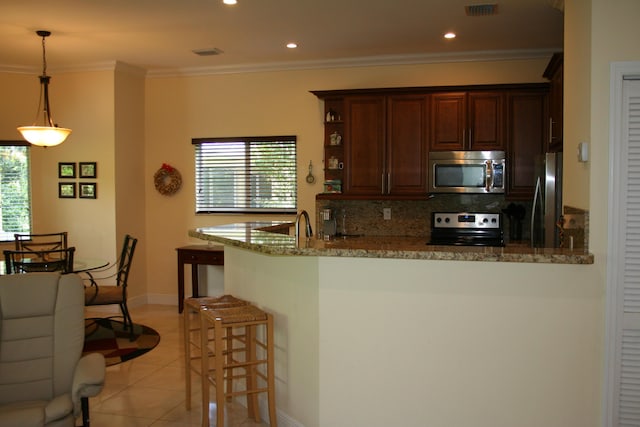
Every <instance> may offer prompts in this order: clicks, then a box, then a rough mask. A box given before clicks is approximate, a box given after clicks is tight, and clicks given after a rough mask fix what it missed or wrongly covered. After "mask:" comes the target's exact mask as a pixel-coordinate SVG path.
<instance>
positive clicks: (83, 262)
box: [0, 257, 109, 281]
mask: <svg viewBox="0 0 640 427" xmlns="http://www.w3.org/2000/svg"><path fill="white" fill-rule="evenodd" d="M23 262H28V260H23ZM108 266H109V261H107V260H105V259H102V258H89V257H88V258H82V257H74V259H73V271H72V273H86V274H87V275H88V276H89V278H90V279H91V280H92V281H93V276H92V275H91V272H92V271H95V270H100V269H101V268H105V267H108ZM6 272H7V268H6V265H5V263H4V262H0V274H6Z"/></svg>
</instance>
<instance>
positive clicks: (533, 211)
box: [530, 177, 542, 248]
mask: <svg viewBox="0 0 640 427" xmlns="http://www.w3.org/2000/svg"><path fill="white" fill-rule="evenodd" d="M541 181H542V178H540V177H538V179H537V180H536V189H535V191H534V192H533V206H532V207H531V229H530V230H531V247H532V248H533V247H535V236H534V234H535V233H534V226H535V221H536V207H537V204H538V195H540V200H542V188H540V185H541Z"/></svg>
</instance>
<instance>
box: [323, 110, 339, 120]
mask: <svg viewBox="0 0 640 427" xmlns="http://www.w3.org/2000/svg"><path fill="white" fill-rule="evenodd" d="M340 120H342V118H341V117H340V115H339V114H338V113H336V112H335V111H333V110H332V109H329V111H327V115H326V116H325V121H326V122H327V123H329V122H339V121H340Z"/></svg>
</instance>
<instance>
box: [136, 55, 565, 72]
mask: <svg viewBox="0 0 640 427" xmlns="http://www.w3.org/2000/svg"><path fill="white" fill-rule="evenodd" d="M561 50H562V48H557V49H535V50H503V51H475V52H458V53H442V54H418V55H384V56H369V57H359V58H343V59H329V60H314V61H291V62H274V63H267V64H244V65H222V66H215V67H197V68H179V69H155V70H149V71H148V73H147V76H148V77H150V78H163V77H184V76H204V75H215V74H241V73H259V72H271V71H294V70H311V69H323V68H352V67H375V66H391V65H417V64H434V63H447V62H483V61H514V60H527V59H539V58H548V57H551V55H553V54H554V53H555V52H558V51H561Z"/></svg>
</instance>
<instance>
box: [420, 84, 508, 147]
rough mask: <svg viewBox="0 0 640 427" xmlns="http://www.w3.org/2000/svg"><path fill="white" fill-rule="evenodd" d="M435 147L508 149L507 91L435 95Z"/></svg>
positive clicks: (433, 105) (432, 142) (433, 99)
mask: <svg viewBox="0 0 640 427" xmlns="http://www.w3.org/2000/svg"><path fill="white" fill-rule="evenodd" d="M430 146H431V150H432V151H450V150H478V151H482V150H504V147H505V143H504V93H503V92H502V91H491V92H452V93H438V94H433V95H432V96H431V143H430Z"/></svg>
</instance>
